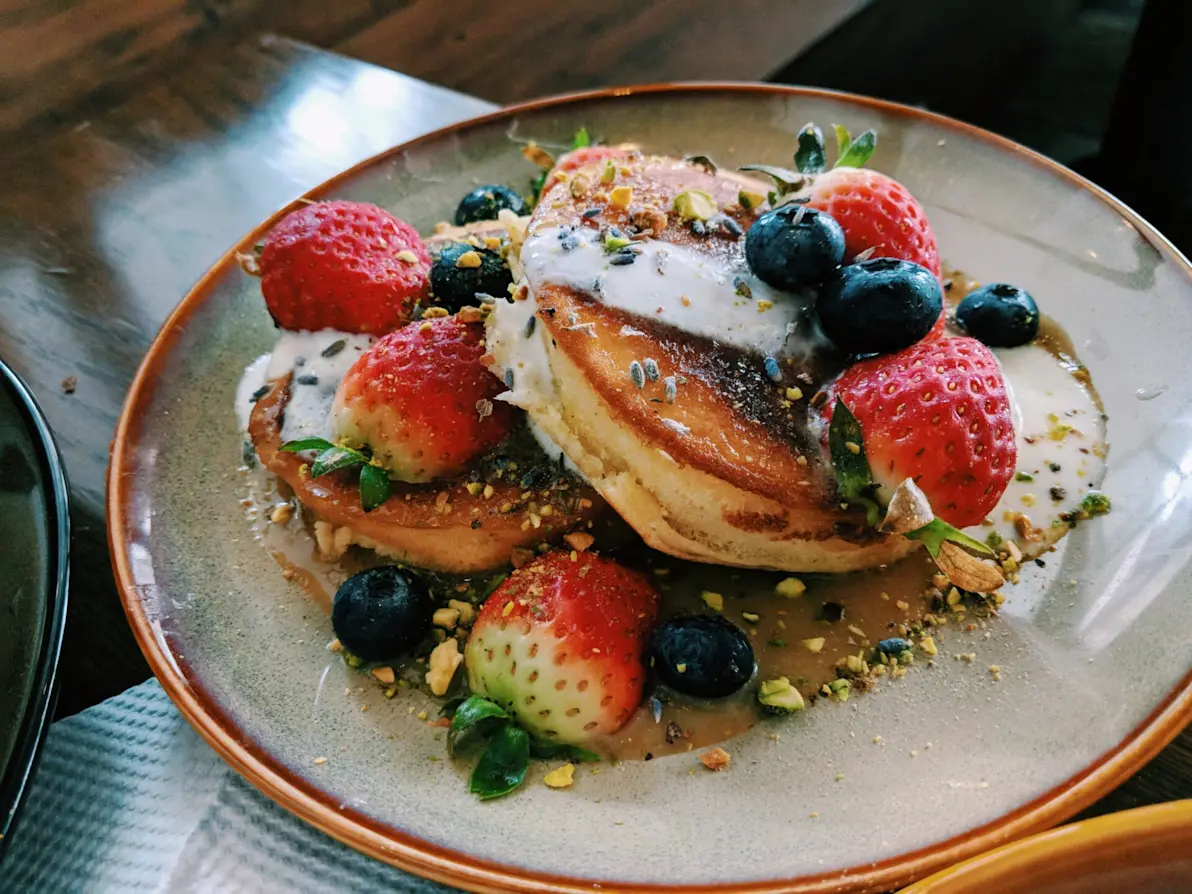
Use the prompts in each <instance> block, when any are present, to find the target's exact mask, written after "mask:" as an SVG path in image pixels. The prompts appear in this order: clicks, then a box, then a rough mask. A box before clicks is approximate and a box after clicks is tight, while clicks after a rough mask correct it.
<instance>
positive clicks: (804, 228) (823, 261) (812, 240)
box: [745, 204, 844, 291]
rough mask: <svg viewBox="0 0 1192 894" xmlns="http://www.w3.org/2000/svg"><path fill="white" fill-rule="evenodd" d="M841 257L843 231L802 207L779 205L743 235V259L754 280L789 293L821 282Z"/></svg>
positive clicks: (822, 215) (827, 217)
mask: <svg viewBox="0 0 1192 894" xmlns="http://www.w3.org/2000/svg"><path fill="white" fill-rule="evenodd" d="M843 258H844V230H842V229H840V224H838V223H837V222H836V220H835V218H833V217H831V216H830V215H828V214H825V213H824V212H822V211H816V210H815V209H814V208H808V207H806V206H804V205H795V204H791V205H781V206H779V207H778V208H775V209H774V210H773V211H767V212H766V213H765V214H763V215H762V216H761V217H759V218H758V219H757V220H756V221H755V222H754V224H753V226H751V227H750V228H749V232H748V233H747V234H746V235H745V260H747V261H748V262H749V266H750V268H752V270H753V272H754V273H755V274H756V275H757V277H758V278H759V279H761V280H763V281H764V282H767V283H769V284H770V285H772V286H774V288H776V289H786V290H787V291H792V290H794V289H798V288H802V287H803V286H810V285H816V284H817V283H821V282H823V281H824V278H825V277H827V276H828V275H829V274H830V273H831V272H832V271H833V270H835V269H836V268H837V267H838V266H840V262H841V260H843Z"/></svg>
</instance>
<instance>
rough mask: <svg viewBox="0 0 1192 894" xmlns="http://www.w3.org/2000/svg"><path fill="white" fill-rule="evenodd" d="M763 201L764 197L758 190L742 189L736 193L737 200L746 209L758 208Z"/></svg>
mask: <svg viewBox="0 0 1192 894" xmlns="http://www.w3.org/2000/svg"><path fill="white" fill-rule="evenodd" d="M765 201H766V197H765V196H763V195H762V194H761V193H760V192H752V191H751V190H748V189H743V190H741V191H740V192H739V193H737V202H738V203H739V204H740V205H741V207H742V208H744V209H745V210H746V211H753V210H754V209H756V208H760V207H761V206H762V203H763V202H765Z"/></svg>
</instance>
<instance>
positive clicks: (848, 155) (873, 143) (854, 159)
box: [832, 130, 877, 168]
mask: <svg viewBox="0 0 1192 894" xmlns="http://www.w3.org/2000/svg"><path fill="white" fill-rule="evenodd" d="M846 133H847V131H846ZM876 148H877V131H875V130H867V131H865V133H863V134H859V135H858V136H857V138H856V139H855V140H852V141H851V142H850V143H849V144H848V148H847V149H846V150H845V151H844V152H841V153H840V157H839V158H838V159H836V164H834V165H833V166H832V167H834V168H859V167H861V166H862V165H864V164H865V162H867V161H869V157H870V156H871V155H873V150H874V149H876Z"/></svg>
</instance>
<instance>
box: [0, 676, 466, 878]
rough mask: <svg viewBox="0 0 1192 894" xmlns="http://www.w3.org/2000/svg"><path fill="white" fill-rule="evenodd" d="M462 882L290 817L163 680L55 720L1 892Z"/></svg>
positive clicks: (1, 874)
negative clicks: (181, 707) (401, 863)
mask: <svg viewBox="0 0 1192 894" xmlns="http://www.w3.org/2000/svg"><path fill="white" fill-rule="evenodd" d="M448 890H450V889H448V888H444V887H443V886H441V885H437V884H434V883H432V882H427V881H424V880H422V879H419V878H416V877H414V876H411V875H408V874H407V873H404V872H401V871H400V870H397V869H393V868H391V867H389V866H386V865H384V864H382V863H378V862H376V861H375V860H372V859H371V858H369V857H365V856H364V855H362V854H358V853H356V852H355V851H353V850H352V849H351V848H349V847H347V846H345V845H342V844H340V843H339V842H337V841H335V840H334V839H332V838H329V837H327V836H326V835H324V834H323V833H321V832H319V831H317V830H316V829H314V828H312V827H310V826H308V825H306V824H305V823H303V822H302V821H301V820H299V819H297V818H296V817H294V816H291V815H290V814H289V813H287V812H286V811H285V810H283V809H282V808H281V807H278V806H277V805H276V804H274V803H273V802H272V801H270V800H268V799H267V798H266V797H265V796H264V795H262V794H260V793H259V792H257V790H256V789H254V788H253V787H252V786H251V785H249V784H248V783H247V782H245V781H244V780H243V779H241V778H240V776H239V775H238V774H237V773H235V772H234V771H233V770H232V769H231V768H229V767H228V766H227V765H226V764H225V763H224V762H223V761H222V760H221V759H220V758H219V756H218V755H217V754H216V753H215V752H214V751H212V750H211V748H210V747H208V745H207V744H206V743H205V742H203V740H202V739H200V738H199V736H198V734H197V733H195V732H194V731H193V730H192V729H191V728H190V726H188V725H187V723H186V721H184V720H183V719H182V716H181V715H180V714H179V713H178V711H177V709H175V708H174V705H173V703H171V702H170V700H169V698H167V697H166V694H165V693H164V692H163V691H162V689H161V687H160V686H159V685H158V683H157V681H156V680H150V681H149V682H147V683H142V684H141V685H140V686H134V687H133V688H132V689H130V690H128V691H127V692H125V693H123V694H122V695H118V696H116V697H115V698H112V699H108V700H107V701H106V702H104V703H103V704H100V705H96V706H95V707H94V708H90V709H88V710H86V711H84V712H83V713H81V714H78V715H76V716H74V717H68V718H67V719H65V720H61V721H59V722H58V723H55V724H54V725H53V726H52V727H51V728H50V732H49V735H48V736H47V738H46V741H45V745H44V747H43V751H42V754H41V763H40V765H39V767H38V770H37V774H36V776H35V777H34V780H33V785H32V787H31V788H30V790H29V792H28V795H27V798H26V801H25V804H24V807H23V808H22V812H21V816H20V817H19V821H18V823H17V826H16V829H15V832H14V834H13V837H12V841H11V843H10V847H9V849H8V854H7V856H6V857H5V858H4V861H3V863H0V892H4V894H25V892H37V894H41V892H55V894H57V892H62V894H67V892H75V891H78V892H84V891H85V892H88V894H92V892H101V894H103V892H121V894H124V892H135V891H154V892H157V891H162V892H165V891H169V892H220V894H224V892H240V891H245V892H248V891H251V892H254V894H255V892H261V894H268V892H274V891H276V892H283V891H284V892H311V894H326V892H327V891H396V892H410V894H432V892H443V891H448Z"/></svg>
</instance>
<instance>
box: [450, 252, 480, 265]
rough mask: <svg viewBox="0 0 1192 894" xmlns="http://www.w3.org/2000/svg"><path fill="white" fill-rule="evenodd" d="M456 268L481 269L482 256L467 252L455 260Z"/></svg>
mask: <svg viewBox="0 0 1192 894" xmlns="http://www.w3.org/2000/svg"><path fill="white" fill-rule="evenodd" d="M455 266H456V267H458V268H460V269H465V270H466V269H469V268H474V267H479V266H480V255H479V254H478V253H477V252H474V251H465V252H464V253H463V254H462V255H460V256H459V257H458V258H456V259H455Z"/></svg>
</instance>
